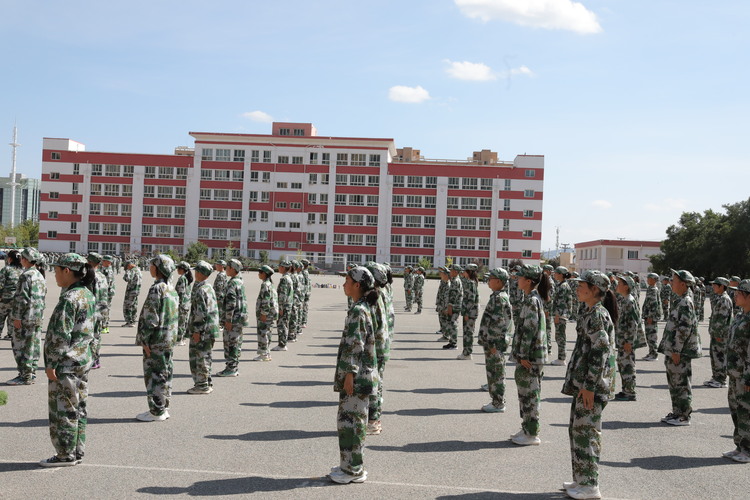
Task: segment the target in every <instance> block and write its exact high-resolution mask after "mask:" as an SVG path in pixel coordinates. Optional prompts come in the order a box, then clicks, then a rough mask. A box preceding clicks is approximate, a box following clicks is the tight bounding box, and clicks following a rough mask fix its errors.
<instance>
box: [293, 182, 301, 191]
mask: <svg viewBox="0 0 750 500" xmlns="http://www.w3.org/2000/svg"><path fill="white" fill-rule="evenodd" d="M291 186H292V189H302V183H301V182H292V184H291Z"/></svg>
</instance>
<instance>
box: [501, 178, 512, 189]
mask: <svg viewBox="0 0 750 500" xmlns="http://www.w3.org/2000/svg"><path fill="white" fill-rule="evenodd" d="M503 191H510V179H505V183H504V185H503Z"/></svg>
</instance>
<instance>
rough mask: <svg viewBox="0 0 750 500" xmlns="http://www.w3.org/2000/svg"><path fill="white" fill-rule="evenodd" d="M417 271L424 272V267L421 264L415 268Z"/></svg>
mask: <svg viewBox="0 0 750 500" xmlns="http://www.w3.org/2000/svg"><path fill="white" fill-rule="evenodd" d="M417 271H419V272H421V273H425V272H426V270H425V268H424V267H422V266H419V267H418V268H417Z"/></svg>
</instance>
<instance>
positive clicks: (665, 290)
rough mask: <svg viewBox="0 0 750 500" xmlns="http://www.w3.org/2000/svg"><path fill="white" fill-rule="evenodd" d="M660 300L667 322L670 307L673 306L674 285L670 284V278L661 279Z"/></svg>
mask: <svg viewBox="0 0 750 500" xmlns="http://www.w3.org/2000/svg"><path fill="white" fill-rule="evenodd" d="M659 299H660V300H661V314H662V317H663V318H664V320H665V321H666V319H667V318H669V312H670V310H671V308H670V306H671V304H672V284H671V283H670V282H669V276H663V277H662V279H661V290H659Z"/></svg>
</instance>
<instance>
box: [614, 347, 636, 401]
mask: <svg viewBox="0 0 750 500" xmlns="http://www.w3.org/2000/svg"><path fill="white" fill-rule="evenodd" d="M617 371H618V372H620V378H621V379H622V392H624V393H625V394H627V395H628V396H635V350H634V349H631V350H630V353H626V352H625V349H622V348H619V347H618V348H617Z"/></svg>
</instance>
